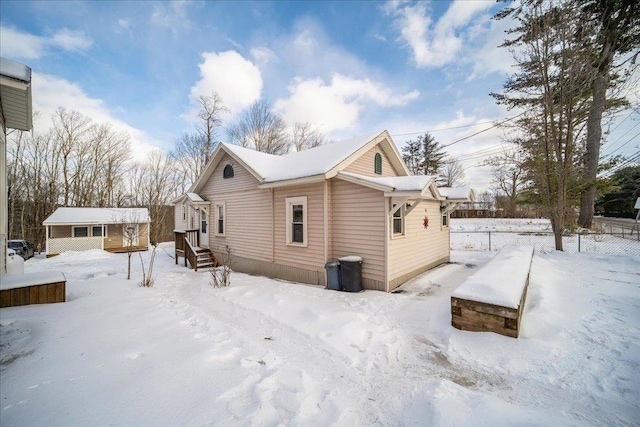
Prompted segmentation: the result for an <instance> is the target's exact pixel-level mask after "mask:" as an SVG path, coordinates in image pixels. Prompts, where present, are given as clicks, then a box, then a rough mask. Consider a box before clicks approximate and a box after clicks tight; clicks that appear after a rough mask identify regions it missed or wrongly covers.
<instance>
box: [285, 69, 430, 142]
mask: <svg viewBox="0 0 640 427" xmlns="http://www.w3.org/2000/svg"><path fill="white" fill-rule="evenodd" d="M289 92H290V94H291V96H290V97H289V98H287V99H279V100H278V101H276V103H275V108H276V110H278V111H279V112H281V113H282V114H283V116H284V118H285V121H286V122H287V123H288V124H290V125H291V124H293V123H295V122H310V123H311V124H312V125H314V126H316V127H318V129H320V130H321V131H322V132H324V133H330V132H332V131H335V130H340V129H345V128H347V127H349V126H352V125H353V124H355V122H356V121H357V120H358V115H359V113H360V111H361V110H362V109H363V108H365V107H366V106H367V105H369V104H372V103H373V104H376V105H378V106H383V107H387V106H403V105H406V104H408V103H409V102H411V101H412V100H414V99H416V98H417V97H418V96H419V95H420V93H419V92H418V91H416V90H414V91H412V92H409V93H407V94H403V95H399V96H398V95H394V94H393V91H392V90H391V89H389V88H387V87H384V86H383V85H382V84H380V83H378V82H374V81H372V80H370V79H355V78H352V77H347V76H344V75H341V74H337V73H336V74H334V75H333V77H332V79H331V84H326V83H325V82H324V80H322V79H321V78H319V77H317V78H313V79H306V80H303V79H297V80H296V81H295V83H294V84H292V85H290V86H289Z"/></svg>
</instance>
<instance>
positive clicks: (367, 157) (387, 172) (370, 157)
mask: <svg viewBox="0 0 640 427" xmlns="http://www.w3.org/2000/svg"><path fill="white" fill-rule="evenodd" d="M376 153H380V155H381V156H382V175H378V174H377V173H375V171H374V158H375V155H376ZM344 171H345V172H351V173H357V174H360V175H364V176H374V177H375V176H398V175H399V174H398V172H397V171H396V170H395V169H394V168H393V165H392V164H391V162H390V161H389V157H387V155H386V154H385V152H384V151H383V150H382V148H381V147H380V144H378V145H376V146H375V147H373V148H371V149H370V150H369V151H367V152H366V153H364V154H363V155H362V156H360V157H359V158H358V159H357V160H356V161H354V162H353V163H351V164H350V165H349V166H348V167H346V168H345V169H344Z"/></svg>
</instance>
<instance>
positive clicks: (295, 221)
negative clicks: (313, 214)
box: [286, 196, 308, 247]
mask: <svg viewBox="0 0 640 427" xmlns="http://www.w3.org/2000/svg"><path fill="white" fill-rule="evenodd" d="M286 209H287V215H286V221H287V245H292V246H305V247H306V246H307V244H308V243H307V197H306V196H301V197H287V199H286Z"/></svg>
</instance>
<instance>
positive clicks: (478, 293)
mask: <svg viewBox="0 0 640 427" xmlns="http://www.w3.org/2000/svg"><path fill="white" fill-rule="evenodd" d="M532 259H533V248H532V247H529V246H515V245H513V246H506V247H504V248H503V249H502V250H501V251H500V252H499V253H498V254H497V255H496V256H495V257H494V258H493V259H492V260H491V261H489V262H488V263H487V264H486V265H485V266H484V267H482V268H481V269H480V270H478V271H477V272H476V273H475V274H473V275H472V276H470V277H469V278H467V280H465V281H464V283H462V284H461V285H460V286H459V287H458V289H456V290H455V291H454V292H453V294H452V295H451V325H452V326H453V327H454V328H458V329H461V330H463V331H473V332H495V333H496V334H500V335H505V336H507V337H513V338H518V335H520V323H521V321H522V312H523V310H524V304H525V301H526V298H527V289H528V288H529V272H530V270H531V261H532Z"/></svg>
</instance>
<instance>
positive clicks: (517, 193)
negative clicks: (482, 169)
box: [485, 146, 527, 218]
mask: <svg viewBox="0 0 640 427" xmlns="http://www.w3.org/2000/svg"><path fill="white" fill-rule="evenodd" d="M524 160H525V159H524V157H523V153H522V151H521V150H519V149H513V148H509V147H506V146H505V147H503V149H502V153H501V154H500V155H498V156H494V157H491V158H489V159H488V160H487V161H486V162H485V165H488V166H491V174H492V180H491V182H492V184H493V186H494V188H495V191H496V193H497V194H499V195H504V196H505V197H506V201H507V206H506V212H505V215H504V216H505V217H507V218H515V217H516V213H517V209H518V202H519V201H520V200H521V198H522V191H523V190H524V189H525V186H526V183H527V181H526V171H525V169H524Z"/></svg>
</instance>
